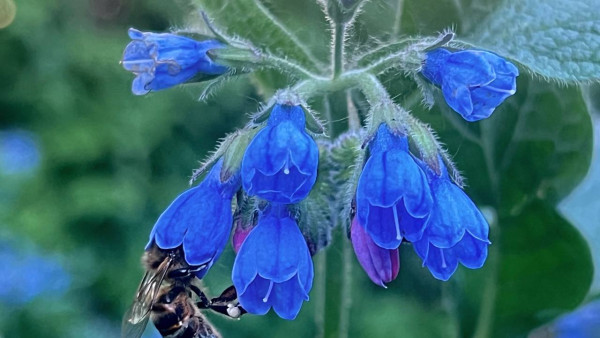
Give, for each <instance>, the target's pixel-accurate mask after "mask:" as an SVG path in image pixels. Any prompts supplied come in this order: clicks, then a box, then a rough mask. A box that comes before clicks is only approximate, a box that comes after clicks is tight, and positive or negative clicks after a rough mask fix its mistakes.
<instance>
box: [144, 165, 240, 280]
mask: <svg viewBox="0 0 600 338" xmlns="http://www.w3.org/2000/svg"><path fill="white" fill-rule="evenodd" d="M222 163H223V160H219V162H217V163H216V164H215V165H214V166H213V168H212V169H211V170H210V172H209V173H208V175H207V176H206V177H205V178H204V180H203V181H202V182H201V183H200V184H199V185H198V186H196V187H194V188H191V189H189V190H187V191H186V192H184V193H183V194H181V195H179V196H178V197H177V198H176V199H175V200H174V201H173V202H172V203H171V205H169V207H168V208H167V209H166V210H165V211H164V212H163V213H162V215H160V217H159V218H158V221H157V222H156V224H155V225H154V228H153V229H152V232H151V233H150V241H149V243H148V245H147V246H146V248H149V247H150V246H151V245H152V243H156V245H158V247H159V248H161V249H174V248H177V247H179V246H180V245H183V252H184V255H185V260H186V262H187V263H188V264H189V265H191V266H204V267H203V268H202V269H200V270H199V271H198V272H197V273H196V275H197V276H198V277H199V278H202V277H203V276H204V275H205V274H206V272H207V271H208V269H210V267H211V266H212V265H213V263H214V262H215V261H216V260H217V259H218V258H219V256H220V255H221V252H223V249H224V247H225V245H227V240H228V239H229V234H230V233H231V228H232V224H233V216H232V214H231V199H232V197H233V195H234V194H235V192H236V191H237V190H238V189H239V178H238V177H237V176H234V177H233V178H232V179H231V180H230V181H228V182H225V183H223V182H221V179H220V172H221V167H222Z"/></svg>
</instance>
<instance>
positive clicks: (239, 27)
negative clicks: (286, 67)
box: [195, 0, 329, 71]
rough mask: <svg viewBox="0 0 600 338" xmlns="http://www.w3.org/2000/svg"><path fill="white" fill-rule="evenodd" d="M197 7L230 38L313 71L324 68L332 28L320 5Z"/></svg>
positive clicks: (215, 1)
mask: <svg viewBox="0 0 600 338" xmlns="http://www.w3.org/2000/svg"><path fill="white" fill-rule="evenodd" d="M195 3H196V4H197V5H198V6H199V7H200V9H202V10H203V11H205V12H207V13H208V16H209V17H210V18H211V19H212V20H214V21H215V23H216V24H217V26H218V28H219V29H220V30H223V31H226V32H227V33H228V34H229V35H234V36H239V37H241V38H243V39H246V40H248V41H251V42H252V43H253V44H255V45H256V46H257V47H260V48H262V49H265V50H268V51H269V52H270V53H273V54H276V55H278V56H280V57H282V58H286V59H290V60H295V61H296V62H298V63H299V64H301V65H303V66H304V67H306V68H309V69H311V70H313V71H319V70H320V69H322V68H324V64H325V60H326V59H327V55H328V49H329V48H328V46H329V37H328V34H327V27H328V25H327V23H326V22H325V19H324V17H323V15H322V13H321V10H320V8H319V6H318V5H317V4H316V2H312V1H311V2H300V1H298V2H294V3H291V2H289V3H286V4H285V6H284V5H282V4H281V3H280V2H278V1H267V0H195ZM298 13H302V14H303V15H298ZM315 47H316V48H315Z"/></svg>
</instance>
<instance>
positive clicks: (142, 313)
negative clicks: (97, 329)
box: [121, 256, 173, 338]
mask: <svg viewBox="0 0 600 338" xmlns="http://www.w3.org/2000/svg"><path fill="white" fill-rule="evenodd" d="M172 263H173V258H172V257H171V256H167V258H165V260H164V261H163V262H162V263H160V265H159V266H158V268H157V269H156V270H154V271H146V274H145V275H144V278H143V279H142V282H141V283H140V286H139V287H138V291H137V293H136V295H135V298H134V299H133V304H131V307H130V308H129V310H128V311H127V312H126V313H125V316H123V323H122V325H121V337H123V338H125V337H127V338H129V337H135V338H138V337H141V335H142V333H143V332H144V329H145V328H146V324H147V323H148V318H149V316H148V315H149V314H150V310H151V309H152V305H154V302H155V301H156V296H157V295H158V291H159V290H160V286H161V285H162V282H163V281H164V279H165V276H166V275H167V272H168V271H169V269H170V268H171V265H172Z"/></svg>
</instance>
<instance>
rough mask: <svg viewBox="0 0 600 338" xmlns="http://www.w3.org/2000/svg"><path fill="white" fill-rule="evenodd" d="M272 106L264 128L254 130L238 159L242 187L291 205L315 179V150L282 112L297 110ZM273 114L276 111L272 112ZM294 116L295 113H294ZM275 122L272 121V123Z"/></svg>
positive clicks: (316, 159) (251, 192) (250, 191)
mask: <svg viewBox="0 0 600 338" xmlns="http://www.w3.org/2000/svg"><path fill="white" fill-rule="evenodd" d="M280 107H281V106H279V105H277V106H275V108H273V112H272V115H271V118H270V120H269V124H268V126H267V127H265V128H264V129H262V130H261V131H259V132H258V133H257V135H256V136H255V137H254V139H253V140H252V141H251V142H250V144H249V145H248V148H247V149H246V152H245V153H244V157H243V159H242V170H241V173H242V183H243V186H244V190H246V192H248V194H250V195H256V196H259V197H261V198H264V199H266V200H268V201H271V202H276V203H285V204H292V203H297V202H299V201H300V200H302V199H304V198H305V197H306V196H307V195H308V193H309V192H310V190H311V189H312V186H313V185H314V183H315V181H316V178H317V166H318V162H319V149H318V147H317V144H316V143H315V141H314V140H313V139H312V138H311V137H310V136H309V135H308V134H307V133H306V131H305V130H304V122H303V121H304V113H303V111H302V109H301V108H300V107H297V108H298V109H299V111H300V112H301V114H302V115H301V120H302V125H301V126H299V122H298V119H300V117H295V118H294V119H286V118H288V117H289V116H288V115H287V114H285V112H292V113H293V112H297V111H298V109H287V110H286V109H282V108H280ZM276 113H277V114H276ZM294 116H295V113H294ZM274 121H275V122H274Z"/></svg>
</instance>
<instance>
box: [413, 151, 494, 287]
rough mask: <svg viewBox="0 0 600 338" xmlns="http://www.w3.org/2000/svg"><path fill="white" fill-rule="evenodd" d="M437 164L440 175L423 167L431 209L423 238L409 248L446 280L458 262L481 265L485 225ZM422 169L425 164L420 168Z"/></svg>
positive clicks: (485, 245) (469, 266)
mask: <svg viewBox="0 0 600 338" xmlns="http://www.w3.org/2000/svg"><path fill="white" fill-rule="evenodd" d="M439 162H440V163H441V171H442V174H441V175H439V176H438V175H437V174H436V173H435V172H434V171H433V170H431V169H430V168H426V169H425V170H426V172H427V177H428V179H429V184H430V187H431V194H432V195H433V207H432V209H431V213H430V215H429V219H428V220H427V223H426V224H425V232H424V233H423V237H422V238H421V239H420V240H418V241H415V242H413V246H414V249H415V251H416V252H417V254H418V255H419V257H421V259H422V260H423V265H424V266H427V268H429V271H430V272H431V274H432V275H433V276H434V277H435V278H437V279H440V280H444V281H445V280H448V279H449V278H450V276H452V274H453V273H454V271H456V268H457V266H458V263H459V262H460V263H461V264H462V265H464V266H466V267H467V268H470V269H478V268H481V267H482V266H483V263H485V259H486V258H487V251H488V250H487V246H488V245H489V244H490V241H489V240H488V233H489V225H488V223H487V221H486V220H485V218H484V217H483V215H482V214H481V212H480V211H479V209H477V207H476V206H475V204H474V203H473V202H472V201H471V199H470V198H469V196H467V194H465V192H464V191H463V190H462V189H461V188H459V187H458V186H457V185H455V184H454V183H452V181H451V180H450V177H449V176H448V171H447V170H446V167H445V166H444V164H443V162H442V161H441V160H440V161H439ZM423 166H425V165H423Z"/></svg>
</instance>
